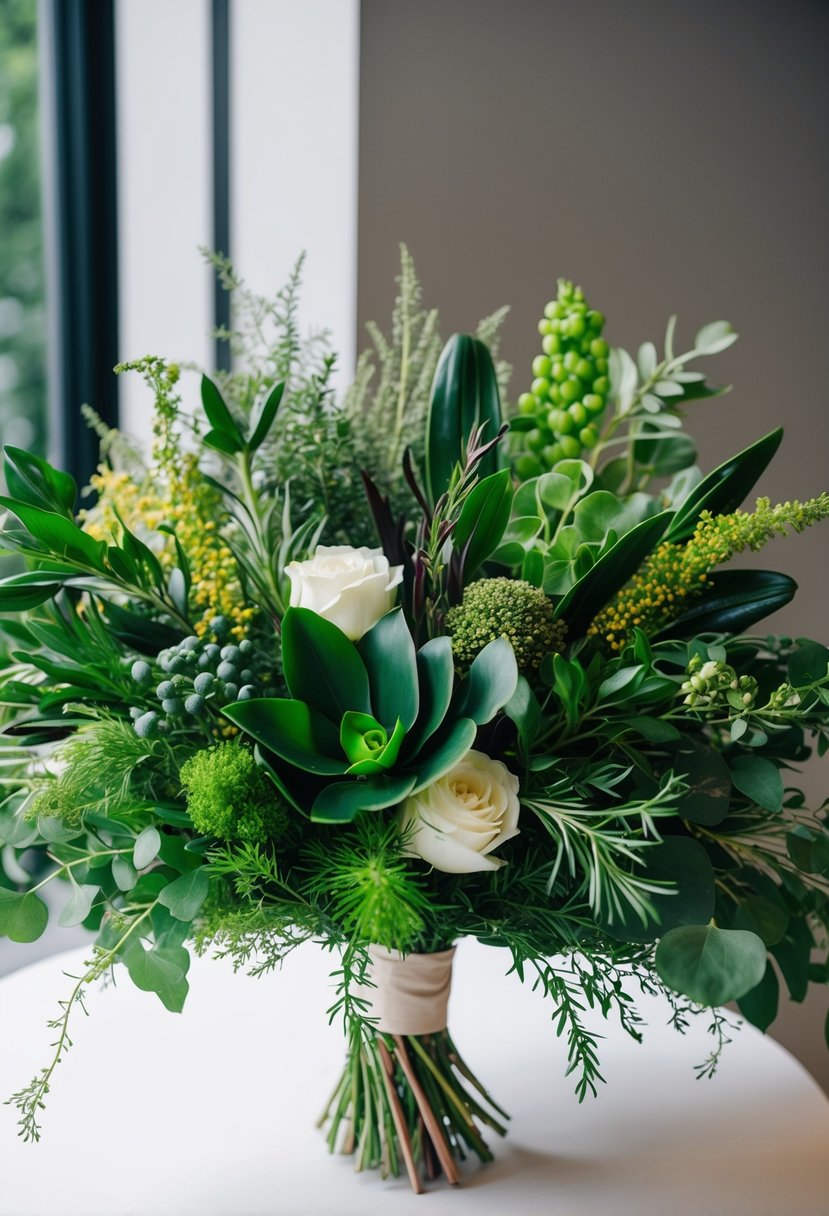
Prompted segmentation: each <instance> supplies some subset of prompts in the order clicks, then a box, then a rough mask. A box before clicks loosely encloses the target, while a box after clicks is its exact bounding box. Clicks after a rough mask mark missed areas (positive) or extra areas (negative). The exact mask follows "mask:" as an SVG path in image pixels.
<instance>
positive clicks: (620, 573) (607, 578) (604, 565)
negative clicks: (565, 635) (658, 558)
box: [556, 511, 671, 637]
mask: <svg viewBox="0 0 829 1216" xmlns="http://www.w3.org/2000/svg"><path fill="white" fill-rule="evenodd" d="M670 519H671V512H670V511H663V512H661V514H659V515H652V516H651V517H650V518H649V519H644V520H642V522H641V524H637V525H636V527H635V528H631V530H630V532H627V533H626V534H625V535H624V536H623V537H621V539H620V540H618V541H617V542H616V544H615V545H613V546H612V548H610V549H608V551H607V552H606V553H604V554H603V555H602V556H601V557H600V558H599V560H598V561H597V562H596V563H595V565H593V566H591V567H590V569H589V570H588V571H587V573H586V574H585V575H583V577H582V578H580V579H579V580H578V582H577V583H576V584H575V585H574V586H573V587H571V589H570V590H569V591H568V592H567V594H566V595H565V596H564V598H563V599H562V600H561V601H560V602H559V604H558V605H557V606H556V617H557V618H559V619H560V620H564V621H566V623H567V627H568V630H569V633H570V636H571V637H579V636H581V634H583V633H584V631H585V630H586V629H587V627H588V625H589V624H590V622H591V621H592V620H593V618H594V617H595V616H596V615H597V613H598V612H600V611H601V609H602V608H604V606H605V604H606V603H607V602H608V601H609V600H610V599H612V597H613V596H614V595H615V594H616V592H617V591H618V590H619V588H620V587H623V586H624V584H625V583H626V582H627V581H628V579H629V578H631V576H632V575H634V574H635V573H636V571H637V570H638V569H639V567H640V566H641V564H642V562H643V561H644V560H645V558H646V557H647V556H648V554H649V553H650V552H651V551H652V550H653V548H654V547H655V546H656V545H657V544H658V542H659V541H660V540H661V538H662V534H663V532H664V531H665V529H666V527H667V526H668V523H669V521H670Z"/></svg>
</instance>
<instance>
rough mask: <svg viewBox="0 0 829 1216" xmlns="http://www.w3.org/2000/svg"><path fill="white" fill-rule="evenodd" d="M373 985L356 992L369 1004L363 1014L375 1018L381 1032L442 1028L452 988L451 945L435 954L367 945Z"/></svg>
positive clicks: (433, 1031) (400, 1032)
mask: <svg viewBox="0 0 829 1216" xmlns="http://www.w3.org/2000/svg"><path fill="white" fill-rule="evenodd" d="M368 952H369V957H370V958H371V979H372V981H373V982H374V984H375V985H376V987H374V988H362V989H361V991H360V995H361V996H362V997H363V999H364V1000H366V1001H368V1002H369V1003H370V1004H371V1009H370V1010H368V1011H367V1016H368V1017H370V1018H376V1019H377V1021H376V1022H375V1023H374V1025H375V1028H376V1029H377V1030H382V1031H383V1033H384V1034H402V1035H407V1034H434V1033H436V1032H437V1031H438V1030H445V1029H446V1007H447V1005H448V1003H449V990H450V988H451V987H452V959H453V958H454V956H455V947H454V946H453V947H452V948H451V950H441V951H439V952H438V953H437V954H407V955H401V954H400V953H399V952H398V951H396V950H386V949H384V947H383V946H374V945H372V946H369V948H368Z"/></svg>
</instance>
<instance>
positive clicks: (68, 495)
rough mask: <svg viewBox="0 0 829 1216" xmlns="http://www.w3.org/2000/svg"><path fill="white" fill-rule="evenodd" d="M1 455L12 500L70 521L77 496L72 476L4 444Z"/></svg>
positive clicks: (31, 454) (36, 457)
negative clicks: (14, 499) (40, 508)
mask: <svg viewBox="0 0 829 1216" xmlns="http://www.w3.org/2000/svg"><path fill="white" fill-rule="evenodd" d="M3 455H4V457H5V468H4V472H5V475H6V486H7V488H8V491H9V494H11V496H12V497H13V498H18V499H20V501H21V502H27V503H29V504H30V505H31V506H33V507H43V508H44V509H45V510H47V511H56V512H57V513H58V514H60V515H66V516H67V517H68V518H69V519H72V518H73V516H74V511H75V501H76V499H77V497H78V487H77V485H76V483H75V479H74V477H71V476H70V475H69V473H64V472H63V471H62V470H61V469H56V468H54V467H53V466H52V465H51V464H49V463H48V462H47V461H45V460H42V459H41V457H40V456H35V455H34V454H33V453H32V452H26V451H24V449H23V448H16V447H12V446H10V445H7V446H6V447H5V448H4V449H3Z"/></svg>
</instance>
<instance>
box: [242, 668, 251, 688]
mask: <svg viewBox="0 0 829 1216" xmlns="http://www.w3.org/2000/svg"><path fill="white" fill-rule="evenodd" d="M240 678H241V680H242V683H243V684H252V683H253V672H252V671H251V669H250V668H249V667H245V668H243V669H242V671H241V672H240Z"/></svg>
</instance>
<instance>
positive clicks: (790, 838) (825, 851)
mask: <svg viewBox="0 0 829 1216" xmlns="http://www.w3.org/2000/svg"><path fill="white" fill-rule="evenodd" d="M786 848H787V850H788V854H789V857H791V859H792V861H793V862H794V864H795V865H796V866H797V868H798V870H800V871H802V873H804V874H825V875H829V833H827V832H825V831H819V830H813V829H812V828H809V827H807V826H806V824H805V823H799V824H798V825H797V826H796V827H794V828H792V830H791V831H790V832H788V833H787V834H786Z"/></svg>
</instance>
